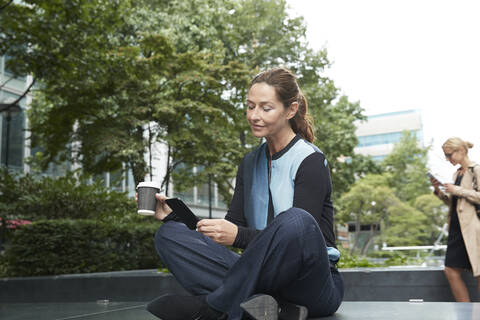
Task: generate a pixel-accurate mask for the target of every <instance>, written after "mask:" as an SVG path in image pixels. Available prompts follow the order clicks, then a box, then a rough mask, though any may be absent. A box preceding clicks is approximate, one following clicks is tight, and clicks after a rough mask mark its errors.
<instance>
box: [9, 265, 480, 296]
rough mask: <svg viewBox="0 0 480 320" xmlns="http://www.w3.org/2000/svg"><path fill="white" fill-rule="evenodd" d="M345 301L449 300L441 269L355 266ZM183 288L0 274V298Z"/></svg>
mask: <svg viewBox="0 0 480 320" xmlns="http://www.w3.org/2000/svg"><path fill="white" fill-rule="evenodd" d="M340 272H341V274H342V275H343V277H344V280H345V299H344V300H345V301H409V299H423V301H425V302H427V301H454V299H453V296H452V294H451V292H450V287H449V286H448V282H447V280H446V279H445V276H444V274H443V268H358V269H343V270H341V271H340ZM464 279H465V280H466V282H467V286H468V289H469V291H470V296H471V297H472V298H473V301H479V296H478V293H477V290H476V281H475V279H474V278H473V277H472V275H471V274H469V273H465V274H464ZM167 292H170V293H186V291H185V290H184V289H183V288H182V287H181V286H180V285H179V284H178V282H177V281H176V280H175V278H174V277H173V276H172V275H171V274H166V273H160V272H157V270H138V271H120V272H105V273H91V274H73V275H60V276H45V277H28V278H2V279H0V303H8V302H30V303H32V302H91V301H97V300H103V299H107V300H110V301H149V300H151V299H153V298H155V297H157V296H159V295H161V294H164V293H167Z"/></svg>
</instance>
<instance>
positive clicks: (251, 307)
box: [240, 294, 278, 320]
mask: <svg viewBox="0 0 480 320" xmlns="http://www.w3.org/2000/svg"><path fill="white" fill-rule="evenodd" d="M240 307H242V309H243V310H245V312H246V313H247V314H248V315H249V316H250V317H252V318H253V319H254V320H278V303H277V300H275V299H274V298H273V297H272V296H269V295H266V294H261V295H256V296H253V297H252V298H250V299H248V300H247V301H245V302H242V303H241V304H240Z"/></svg>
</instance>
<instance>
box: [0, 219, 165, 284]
mask: <svg viewBox="0 0 480 320" xmlns="http://www.w3.org/2000/svg"><path fill="white" fill-rule="evenodd" d="M159 226H160V222H157V223H154V224H151V223H150V224H145V223H143V224H132V223H130V224H112V223H107V222H98V221H94V220H52V221H40V222H35V223H33V224H31V225H26V226H23V227H21V228H19V229H18V230H17V231H15V232H14V234H13V237H12V238H11V239H10V243H9V245H8V246H7V248H6V250H5V253H4V257H3V260H4V267H5V272H6V275H8V276H37V275H54V274H67V273H86V272H103V271H118V270H133V269H151V268H157V267H161V261H160V260H159V258H158V256H157V254H156V252H155V248H154V243H153V237H154V235H155V231H156V230H157V228H158V227H159Z"/></svg>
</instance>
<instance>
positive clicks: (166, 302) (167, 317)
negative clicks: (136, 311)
mask: <svg viewBox="0 0 480 320" xmlns="http://www.w3.org/2000/svg"><path fill="white" fill-rule="evenodd" d="M205 298H206V296H181V295H176V294H165V295H163V296H160V297H158V298H156V299H155V300H153V301H152V302H150V303H149V304H148V305H147V310H148V311H149V312H150V313H152V314H153V315H154V316H156V317H158V318H160V319H162V320H224V319H227V315H226V314H224V313H222V312H220V311H217V310H215V309H213V308H212V307H210V306H209V305H208V304H207V301H206V299H205Z"/></svg>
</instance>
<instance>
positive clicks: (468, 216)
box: [437, 163, 480, 277]
mask: <svg viewBox="0 0 480 320" xmlns="http://www.w3.org/2000/svg"><path fill="white" fill-rule="evenodd" d="M471 168H473V170H474V174H475V176H476V179H477V185H478V188H480V165H476V164H475V163H472V164H471V165H470V166H469V168H468V170H467V171H465V173H464V175H463V178H462V182H461V183H460V185H459V186H454V189H453V192H452V194H451V195H447V194H446V193H444V192H442V191H441V192H440V193H438V194H437V196H438V197H439V198H440V199H441V200H443V201H444V202H445V204H447V205H448V206H449V207H450V204H451V200H450V197H451V196H452V195H455V196H457V197H459V199H458V201H457V213H458V220H459V222H460V229H461V231H462V236H463V241H464V242H465V247H466V248H467V254H468V257H469V259H470V263H471V264H472V271H473V276H474V277H478V276H480V219H478V217H477V213H476V211H475V207H474V206H473V204H472V203H473V202H474V203H478V204H480V192H476V191H475V190H473V176H472V171H471V170H472V169H471ZM457 175H458V171H457V172H455V174H454V175H453V181H455V180H456V179H457ZM451 212H452V208H450V211H449V215H448V222H449V224H450V215H451Z"/></svg>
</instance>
